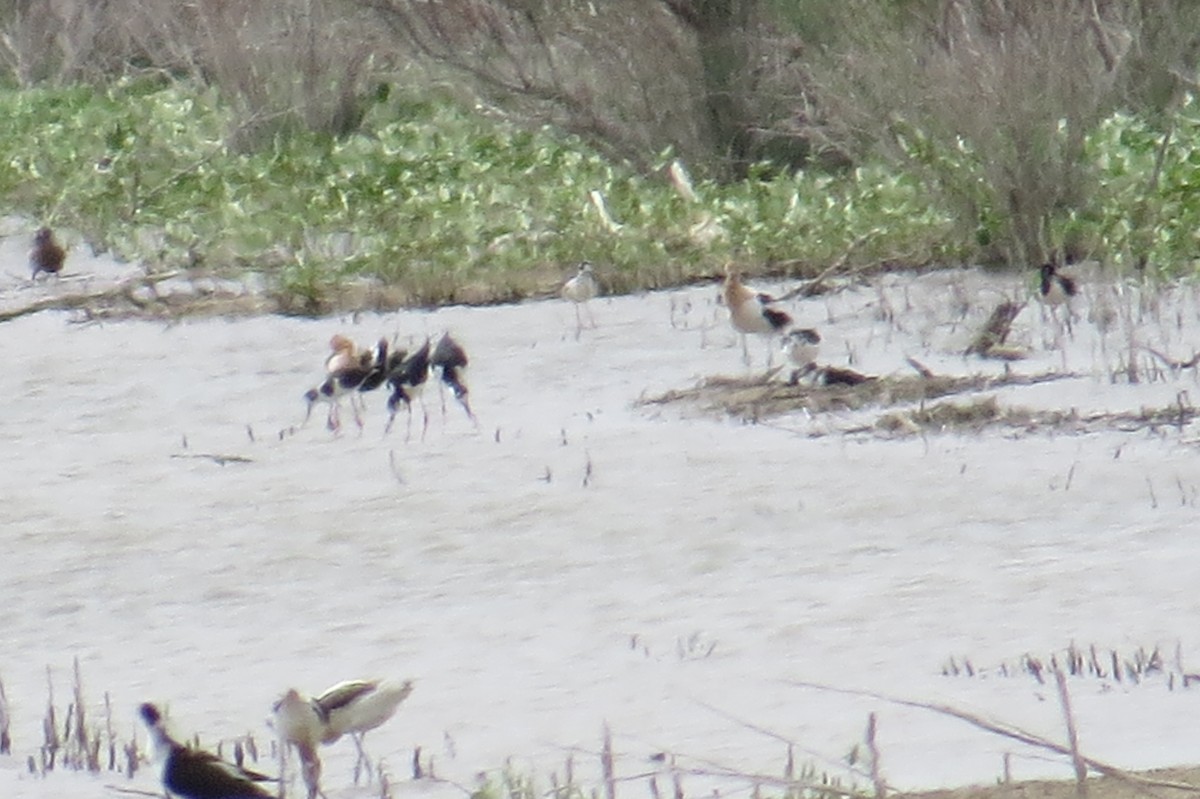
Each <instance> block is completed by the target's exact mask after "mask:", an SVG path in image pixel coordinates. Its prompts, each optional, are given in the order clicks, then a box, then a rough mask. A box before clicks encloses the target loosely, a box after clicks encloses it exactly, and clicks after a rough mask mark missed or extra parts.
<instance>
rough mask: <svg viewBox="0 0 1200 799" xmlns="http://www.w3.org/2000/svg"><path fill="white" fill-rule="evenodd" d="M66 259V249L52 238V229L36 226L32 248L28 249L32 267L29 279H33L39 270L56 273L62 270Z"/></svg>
mask: <svg viewBox="0 0 1200 799" xmlns="http://www.w3.org/2000/svg"><path fill="white" fill-rule="evenodd" d="M66 259H67V251H66V250H64V249H63V248H62V245H60V244H59V243H58V242H57V241H55V240H54V231H52V230H50V228H48V227H43V228H38V231H37V233H34V234H33V248H32V249H31V250H30V251H29V265H30V267H32V268H33V275H32V276H31V277H30V280H35V279H36V278H37V276H38V273H39V272H45V273H46V274H48V275H57V274H58V273H59V272H61V271H62V268H63V261H65V260H66Z"/></svg>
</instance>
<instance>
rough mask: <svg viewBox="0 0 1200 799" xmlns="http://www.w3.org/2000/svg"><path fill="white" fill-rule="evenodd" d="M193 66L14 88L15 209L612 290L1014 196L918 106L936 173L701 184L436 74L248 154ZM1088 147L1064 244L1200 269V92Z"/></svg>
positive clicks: (945, 221)
mask: <svg viewBox="0 0 1200 799" xmlns="http://www.w3.org/2000/svg"><path fill="white" fill-rule="evenodd" d="M189 85H190V84H188V83H184V82H164V81H162V80H159V79H154V80H144V79H143V80H131V79H127V80H124V81H120V82H117V83H114V84H113V85H111V86H108V87H107V88H99V89H97V88H91V87H80V86H76V87H66V88H37V89H29V90H24V91H7V92H3V93H0V114H3V116H4V118H5V119H6V120H7V121H8V125H9V130H10V133H9V135H8V136H6V137H5V138H4V139H3V140H2V141H0V151H2V158H0V192H2V193H3V196H4V197H5V198H6V203H5V204H6V205H7V206H8V209H7V210H10V211H17V212H24V213H28V214H30V215H32V216H34V217H35V218H36V219H37V220H38V221H39V223H41V222H44V223H46V224H51V225H55V226H65V227H71V228H75V229H78V230H80V231H82V232H83V233H84V235H86V236H87V237H88V239H89V240H91V241H92V242H94V243H95V244H97V245H101V246H106V247H110V248H112V249H113V250H114V251H115V252H117V253H118V254H120V255H121V256H123V257H126V258H131V259H139V260H145V261H147V262H148V263H150V264H152V265H154V266H159V267H163V268H176V267H181V266H184V267H187V266H195V265H198V264H200V265H203V267H204V268H206V269H210V270H213V271H216V272H237V271H242V270H246V269H255V270H261V271H263V272H264V273H265V274H267V275H268V276H269V277H271V278H273V279H274V281H275V282H276V283H277V284H278V285H279V287H280V289H281V290H282V291H283V292H284V293H285V294H290V295H292V296H294V297H295V298H297V302H296V303H295V307H298V308H302V309H308V310H311V311H317V310H321V309H322V308H323V307H325V306H324V302H325V300H326V299H327V297H328V295H329V294H330V292H331V291H333V290H334V289H336V288H337V287H338V286H339V285H340V284H341V283H343V282H344V281H346V280H347V279H350V278H358V277H365V278H374V279H377V280H378V281H380V282H382V283H384V284H387V285H389V286H395V287H398V289H399V290H400V291H401V296H402V297H403V298H404V300H406V301H408V302H413V303H438V302H447V301H455V300H462V299H464V298H470V299H473V300H476V301H487V300H500V299H508V298H513V297H517V296H525V295H529V294H537V293H540V292H545V291H548V290H552V289H553V288H555V287H556V286H557V284H558V281H559V279H560V277H561V275H562V274H563V273H564V271H565V270H566V269H568V268H569V267H570V265H571V264H573V263H574V262H575V261H578V260H579V259H582V258H588V259H590V260H592V261H595V262H597V263H599V264H602V265H603V272H604V277H605V282H606V284H607V285H608V288H609V289H610V290H614V291H626V290H633V289H636V288H645V287H654V286H661V285H669V284H673V283H679V282H684V281H687V280H690V279H695V278H697V277H700V276H711V275H714V274H717V273H718V272H719V269H720V267H721V264H722V263H723V262H725V261H726V260H729V259H736V260H738V261H739V262H742V263H744V264H746V265H747V266H748V267H749V268H751V269H762V270H768V271H773V272H776V273H781V274H790V275H809V276H811V275H814V274H818V273H820V272H822V271H824V270H825V269H827V268H829V267H830V266H831V265H834V264H837V265H839V266H840V267H842V268H846V269H859V268H866V269H870V268H880V267H892V266H924V265H930V264H939V263H948V262H957V261H961V260H968V261H969V260H971V259H974V258H978V257H981V256H982V254H983V253H984V252H986V247H987V245H988V243H989V241H990V239H991V238H992V237H994V236H996V235H999V232H998V231H997V230H996V229H995V226H996V225H997V224H999V223H998V222H997V220H999V219H1000V218H1002V216H1003V213H1002V212H1001V211H1000V210H998V209H995V208H993V207H992V206H991V205H989V196H990V195H988V194H987V193H986V192H984V191H983V187H984V186H986V185H987V184H986V181H985V180H984V178H983V173H984V170H985V165H984V163H983V156H982V155H981V154H979V153H976V152H975V151H973V150H972V148H971V147H969V146H968V145H966V144H965V143H960V144H959V145H958V146H956V147H953V148H944V147H940V146H939V145H938V144H937V140H935V139H933V138H930V137H926V136H924V135H923V134H922V132H921V131H920V130H919V129H917V128H916V127H911V128H908V129H906V131H905V134H904V135H902V136H899V137H898V139H899V140H900V141H901V142H902V143H903V144H904V146H906V148H907V150H908V155H909V157H910V159H911V161H912V162H913V163H914V164H917V165H919V166H920V167H921V168H923V169H924V170H925V172H924V173H922V171H921V169H915V170H913V171H911V172H905V171H902V170H901V169H900V168H899V167H896V166H892V167H885V166H883V165H882V164H880V163H876V164H866V165H863V166H860V167H858V168H856V169H846V170H843V171H840V172H832V173H830V172H820V171H815V170H813V171H804V170H801V171H796V172H792V173H786V174H785V173H780V172H779V171H778V170H777V169H771V168H768V167H767V165H765V164H764V165H763V166H762V167H761V168H752V170H751V174H750V176H749V178H748V179H746V180H743V181H738V182H716V181H698V182H697V183H696V185H695V186H694V197H691V196H689V193H688V191H687V189H686V188H680V187H678V186H675V185H673V184H672V181H671V180H669V179H667V177H666V176H667V174H668V173H669V171H670V169H669V166H670V164H671V162H672V161H673V159H672V156H671V154H670V153H662V154H660V157H659V165H658V168H657V169H655V170H654V171H653V172H652V173H651V174H649V175H645V174H639V173H638V172H636V171H634V170H633V169H631V168H628V167H626V166H624V165H622V164H619V163H615V162H613V161H611V160H609V159H606V158H605V157H604V156H602V155H600V154H599V153H598V152H597V151H595V150H594V149H592V148H590V147H589V146H588V145H587V144H586V143H585V142H584V141H582V140H581V139H578V138H576V137H573V136H570V135H567V134H563V133H561V132H558V131H555V130H553V129H551V128H548V127H547V128H542V129H540V130H536V131H529V130H526V129H522V128H519V127H517V126H516V125H513V124H511V123H509V122H508V121H506V120H505V119H504V118H503V117H502V116H500V115H499V113H498V112H492V113H481V112H470V111H466V110H463V109H462V108H460V107H458V106H456V105H455V104H453V103H451V102H449V101H443V100H441V99H439V98H435V97H432V96H423V97H422V96H415V95H410V96H407V97H396V96H393V97H392V98H391V99H389V100H388V101H386V102H384V103H380V104H378V105H376V106H375V107H374V109H373V110H372V112H371V115H370V116H369V117H368V118H367V119H366V120H365V122H364V124H363V129H362V132H360V133H356V134H353V135H350V136H347V137H343V138H335V137H332V136H329V135H326V134H318V133H308V132H292V133H290V134H289V135H287V136H283V135H280V136H278V137H276V139H275V140H274V141H273V142H271V143H270V144H269V145H268V146H265V147H263V148H260V149H257V150H253V151H250V152H239V151H236V150H234V149H232V148H231V147H229V146H228V145H227V144H226V142H227V141H229V140H230V139H231V138H234V137H231V135H230V133H231V127H232V126H234V125H235V123H234V122H233V119H234V117H233V115H232V114H231V113H230V112H229V111H228V110H227V109H226V108H225V106H224V105H223V104H222V102H221V99H220V97H219V96H218V94H217V93H216V92H215V91H213V90H207V91H196V90H192V89H190V88H189ZM1084 152H1085V156H1086V159H1087V164H1088V167H1089V170H1090V171H1091V173H1092V174H1093V175H1094V181H1093V182H1094V186H1095V188H1094V191H1093V192H1092V193H1091V195H1090V196H1089V197H1088V198H1087V200H1086V202H1085V204H1084V205H1083V206H1082V207H1079V208H1069V209H1063V211H1062V213H1060V214H1059V215H1058V216H1056V217H1054V218H1052V220H1051V225H1050V229H1049V231H1048V232H1049V239H1050V241H1051V243H1053V244H1054V246H1056V247H1061V246H1063V243H1064V242H1068V241H1069V242H1072V243H1073V244H1074V247H1075V248H1076V249H1077V250H1078V249H1082V251H1083V252H1085V253H1089V254H1095V255H1096V256H1097V257H1100V258H1101V259H1102V260H1105V261H1107V262H1109V263H1113V264H1117V265H1128V264H1135V263H1136V265H1139V266H1141V265H1143V263H1142V262H1141V261H1139V260H1138V259H1140V258H1144V259H1146V261H1148V263H1149V264H1150V265H1151V266H1152V267H1153V268H1154V269H1155V270H1157V271H1160V272H1163V273H1169V274H1178V273H1180V272H1184V271H1188V272H1190V271H1191V270H1192V269H1193V266H1192V264H1193V260H1194V259H1195V258H1196V257H1197V248H1198V246H1200V242H1198V241H1197V238H1196V235H1195V231H1196V230H1197V229H1200V195H1198V194H1197V193H1196V192H1195V189H1196V187H1198V186H1200V156H1197V155H1196V153H1197V152H1200V109H1198V108H1197V106H1196V103H1195V101H1193V100H1191V99H1190V98H1189V99H1188V100H1186V101H1185V102H1184V103H1183V104H1182V105H1181V107H1180V109H1179V110H1178V112H1177V113H1176V114H1175V116H1174V119H1173V122H1172V123H1171V125H1170V127H1164V126H1162V125H1155V124H1152V123H1151V122H1149V121H1147V120H1145V119H1141V118H1138V117H1134V116H1131V115H1129V114H1125V113H1121V114H1114V115H1111V116H1109V117H1108V118H1106V119H1105V120H1103V122H1102V124H1100V125H1099V126H1098V127H1097V128H1096V130H1094V131H1093V132H1092V133H1091V134H1090V135H1089V136H1088V137H1086V140H1085V147H1084ZM929 173H936V174H937V176H938V177H937V180H938V182H939V184H940V185H942V186H947V185H951V184H953V185H954V186H957V187H959V191H960V192H961V193H963V194H969V193H970V192H971V191H973V190H974V189H972V187H977V188H978V192H977V194H978V196H977V197H975V198H974V199H972V203H974V206H975V207H976V208H978V218H977V219H973V220H967V221H968V222H969V224H964V220H963V219H961V218H957V217H956V215H955V214H954V213H953V212H952V210H951V209H952V208H954V207H960V204H955V203H951V202H947V201H945V195H944V193H939V192H935V191H932V190H929V189H927V185H928V180H929V177H928V175H929ZM684 180H686V177H685V178H684ZM939 198H941V201H939ZM602 209H603V210H602ZM468 288H470V289H472V290H473V292H474V293H468V292H467V291H466V290H467V289H468Z"/></svg>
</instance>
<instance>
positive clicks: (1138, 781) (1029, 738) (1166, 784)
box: [784, 680, 1200, 794]
mask: <svg viewBox="0 0 1200 799" xmlns="http://www.w3.org/2000/svg"><path fill="white" fill-rule="evenodd" d="M784 683H786V684H787V685H793V686H795V687H797V688H812V689H815V690H818V691H830V692H832V693H838V694H846V695H848V696H865V697H868V698H871V699H878V700H880V701H882V702H889V703H891V704H893V705H900V706H902V707H915V708H918V709H921V710H929V711H932V712H934V713H940V714H942V715H944V716H951V717H953V718H956V719H959V720H960V721H965V722H967V723H968V724H970V725H972V726H974V727H978V728H979V729H981V730H986V731H987V732H992V733H995V734H997V735H1002V736H1004V737H1005V738H1012V739H1013V740H1015V741H1020V742H1021V743H1023V744H1028V745H1029V746H1035V747H1039V748H1042V749H1048V750H1050V751H1051V752H1056V753H1058V754H1060V755H1070V754H1071V750H1070V748H1069V747H1066V746H1063V745H1062V744H1059V743H1055V742H1054V741H1051V740H1048V739H1046V738H1043V737H1041V736H1040V735H1037V734H1036V733H1032V732H1029V731H1027V730H1023V729H1021V728H1020V727H1016V726H1013V725H1011V724H1006V723H1004V722H996V721H989V720H987V719H985V718H983V717H982V716H977V715H975V714H973V713H968V712H966V711H965V710H959V709H958V708H955V707H951V706H950V705H942V704H938V703H936V702H919V701H917V700H914V699H901V698H899V697H896V696H888V695H887V694H881V693H878V692H876V691H863V690H859V689H855V688H839V687H837V686H834V685H826V684H824V683H817V682H808V681H806V680H784ZM1080 760H1081V761H1083V763H1084V765H1085V766H1087V767H1088V768H1090V769H1092V770H1094V771H1097V772H1099V773H1100V774H1103V775H1104V776H1106V777H1112V778H1113V779H1115V780H1118V781H1120V782H1124V783H1127V784H1129V785H1133V786H1135V787H1137V788H1139V789H1145V788H1172V789H1175V790H1179V791H1187V792H1188V793H1192V794H1196V793H1200V786H1195V785H1189V784H1188V783H1186V782H1175V781H1172V780H1158V779H1154V778H1151V777H1142V776H1139V775H1137V774H1132V773H1130V772H1128V771H1125V770H1124V769H1120V768H1117V767H1116V766H1113V765H1109V764H1108V763H1104V762H1102V761H1099V760H1096V759H1095V758H1091V757H1087V756H1085V755H1083V754H1080Z"/></svg>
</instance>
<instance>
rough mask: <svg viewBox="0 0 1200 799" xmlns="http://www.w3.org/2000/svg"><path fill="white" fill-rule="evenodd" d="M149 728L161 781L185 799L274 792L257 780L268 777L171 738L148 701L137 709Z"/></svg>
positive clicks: (235, 798) (244, 798)
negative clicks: (159, 761)
mask: <svg viewBox="0 0 1200 799" xmlns="http://www.w3.org/2000/svg"><path fill="white" fill-rule="evenodd" d="M138 712H139V713H140V714H141V717H142V721H144V722H146V726H147V727H149V728H150V735H151V737H152V738H153V739H154V746H155V749H156V750H157V751H158V752H160V753H162V754H161V756H162V757H163V770H162V783H163V787H164V788H166V789H167V792H168V793H169V794H171V795H173V796H182V797H185V799H260V797H270V796H273V794H271V793H269V792H268V791H266V790H265V789H264V788H262V787H261V786H259V785H258V784H257V783H258V782H262V781H264V780H268V779H270V778H269V777H267V776H265V775H263V774H256V773H255V772H252V771H247V770H245V769H242V768H239V767H237V766H235V765H234V764H232V763H227V762H225V761H224V760H221V759H220V758H219V757H217V756H216V755H214V754H211V753H209V752H202V751H200V750H198V749H188V748H187V747H186V746H184V745H183V744H181V743H179V742H178V741H176V740H175V739H174V738H172V737H171V736H170V735H169V734H168V733H167V731H166V729H165V727H164V724H163V717H162V713H160V712H159V710H158V708H157V707H155V706H154V705H152V704H150V703H149V702H147V703H145V704H143V705H142V706H141V707H140V708H138Z"/></svg>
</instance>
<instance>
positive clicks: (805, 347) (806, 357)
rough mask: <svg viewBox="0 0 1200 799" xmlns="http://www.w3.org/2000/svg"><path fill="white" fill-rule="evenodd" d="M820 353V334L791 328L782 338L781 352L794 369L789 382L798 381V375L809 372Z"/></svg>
mask: <svg viewBox="0 0 1200 799" xmlns="http://www.w3.org/2000/svg"><path fill="white" fill-rule="evenodd" d="M820 351H821V334H820V333H818V332H817V331H816V330H813V329H812V328H809V327H803V328H793V329H791V330H789V331H788V332H787V333H786V334H785V335H784V337H783V352H784V354H785V355H787V358H788V360H789V361H791V362H792V365H793V366H795V367H796V368H795V369H794V370H793V371H792V377H791V382H792V383H793V384H794V383H796V382H798V381H799V379H800V375H801V374H803V373H805V372H808V371H811V370H812V367H813V365H814V364H815V363H816V360H817V353H819V352H820Z"/></svg>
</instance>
